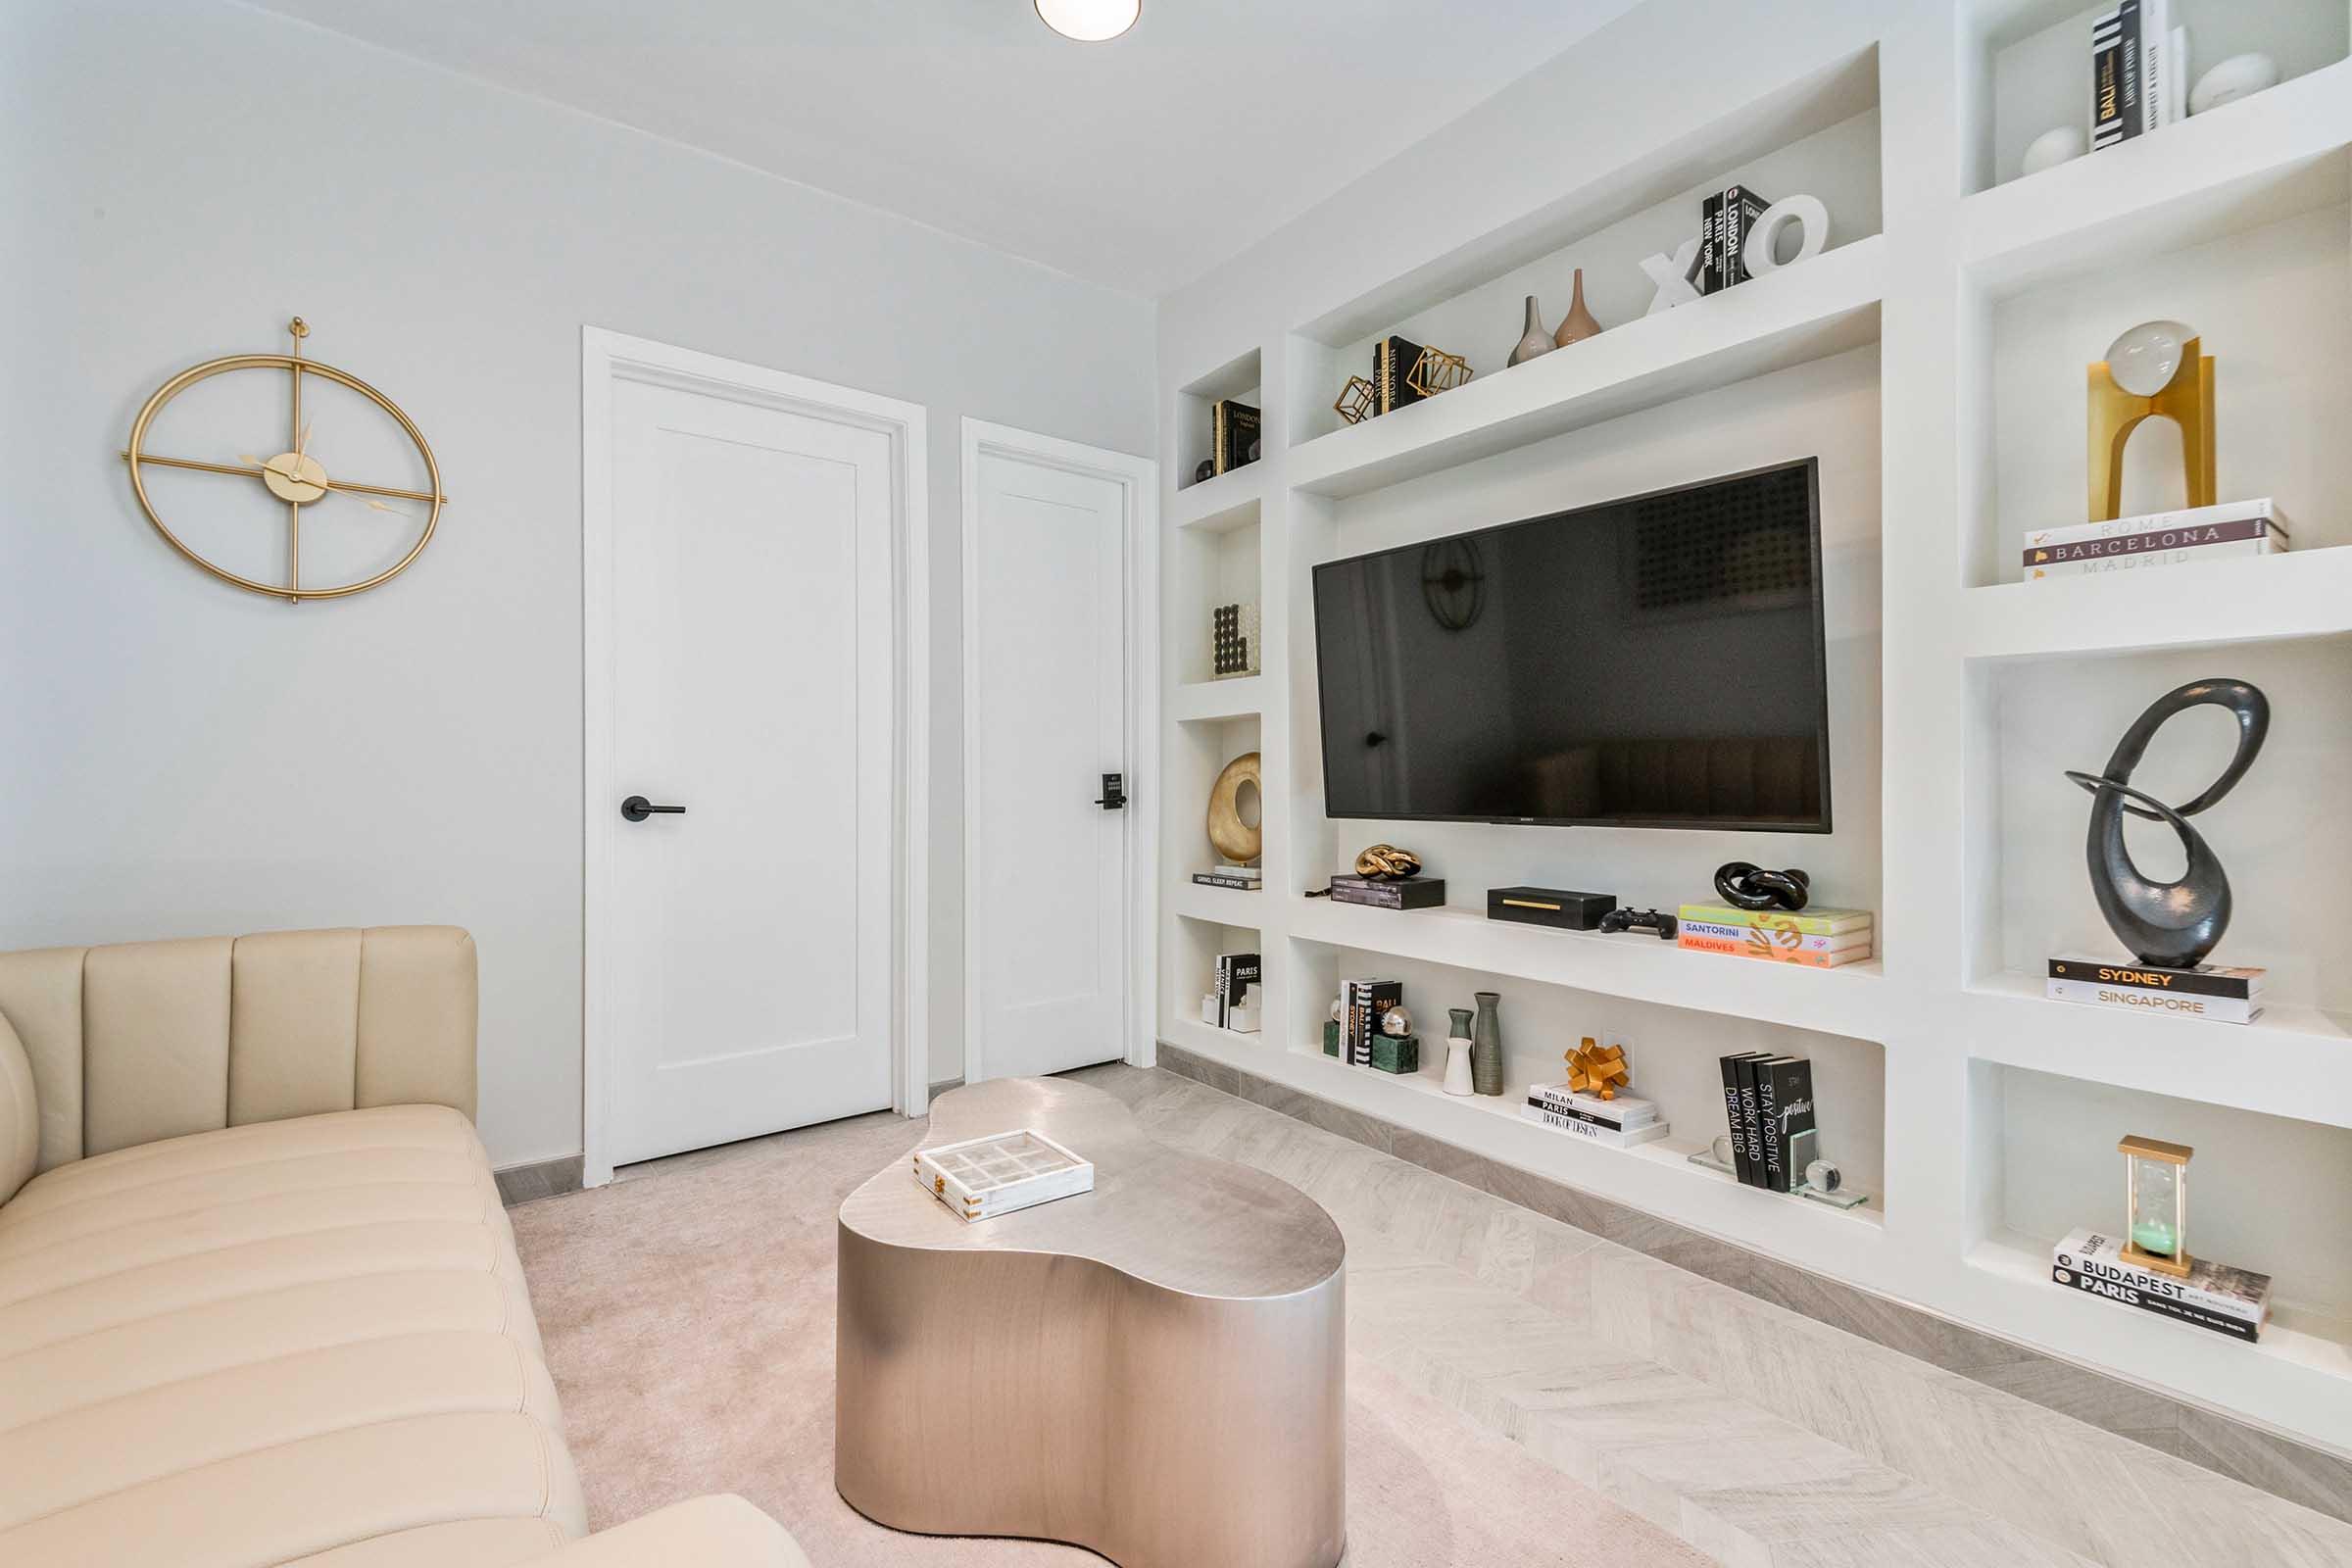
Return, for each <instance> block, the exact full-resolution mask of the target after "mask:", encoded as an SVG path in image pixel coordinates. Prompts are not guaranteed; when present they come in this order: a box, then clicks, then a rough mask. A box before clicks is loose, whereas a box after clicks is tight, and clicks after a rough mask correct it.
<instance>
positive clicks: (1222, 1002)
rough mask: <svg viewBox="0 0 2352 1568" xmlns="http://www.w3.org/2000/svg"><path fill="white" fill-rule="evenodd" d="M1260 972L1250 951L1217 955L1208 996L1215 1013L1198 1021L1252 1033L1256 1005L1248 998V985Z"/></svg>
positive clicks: (1255, 1022)
mask: <svg viewBox="0 0 2352 1568" xmlns="http://www.w3.org/2000/svg"><path fill="white" fill-rule="evenodd" d="M1260 972H1261V969H1260V966H1259V963H1258V957H1257V955H1256V954H1254V953H1220V954H1218V955H1217V984H1216V989H1215V990H1214V991H1212V992H1210V993H1209V996H1208V1000H1209V1002H1210V1003H1211V1004H1212V1005H1213V1006H1214V1008H1215V1011H1216V1016H1214V1017H1211V1018H1203V1019H1202V1020H1201V1021H1202V1022H1203V1023H1213V1024H1215V1025H1216V1026H1217V1027H1218V1028H1220V1029H1231V1030H1232V1031H1234V1032H1235V1033H1236V1034H1245V1035H1253V1034H1256V1033H1257V1031H1258V1021H1257V1004H1256V1003H1255V1002H1253V1001H1251V1000H1250V987H1251V986H1254V985H1256V984H1257V980H1258V975H1259V974H1260Z"/></svg>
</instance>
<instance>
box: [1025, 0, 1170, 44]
mask: <svg viewBox="0 0 2352 1568" xmlns="http://www.w3.org/2000/svg"><path fill="white" fill-rule="evenodd" d="M1036 3H1037V19H1038V20H1039V21H1040V22H1042V23H1044V24H1045V25H1047V26H1049V27H1052V28H1053V29H1054V31H1055V32H1058V33H1060V34H1061V35H1062V36H1063V37H1064V38H1075V39H1077V40H1078V41H1079V42H1080V43H1107V42H1108V41H1109V40H1111V39H1113V38H1116V37H1117V36H1118V35H1119V34H1120V33H1122V32H1125V31H1126V30H1127V29H1128V28H1129V27H1132V26H1134V25H1135V22H1136V19H1137V18H1138V17H1140V16H1142V15H1143V14H1144V0H1036Z"/></svg>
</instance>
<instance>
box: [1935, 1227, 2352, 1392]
mask: <svg viewBox="0 0 2352 1568" xmlns="http://www.w3.org/2000/svg"><path fill="white" fill-rule="evenodd" d="M2095 1217H2096V1216H2086V1218H2095ZM2054 1243H2055V1238H2052V1239H2050V1240H2035V1239H2034V1238H2033V1237H2029V1236H2025V1235H2021V1234H2020V1233H2018V1232H2016V1231H2010V1230H2003V1231H1998V1232H1996V1233H1995V1234H1994V1235H1993V1236H1991V1237H1990V1238H1988V1239H1986V1240H1985V1241H1981V1242H1979V1243H1978V1244H1977V1245H1976V1246H1974V1247H1972V1248H1970V1249H1969V1250H1968V1262H1969V1266H1970V1267H1971V1268H1972V1269H1975V1270H1980V1271H1982V1272H1983V1273H1984V1274H1985V1275H1988V1276H1990V1277H1992V1278H1993V1279H1996V1280H1999V1281H2002V1282H2004V1283H2006V1284H2008V1285H2010V1286H2014V1287H2015V1291H2014V1293H2013V1297H2014V1299H2012V1300H2011V1301H2010V1302H2009V1303H2008V1304H2009V1305H2010V1307H2011V1309H2012V1310H2013V1311H2015V1312H2016V1313H2018V1314H2019V1315H2020V1316H2021V1317H2022V1318H2023V1319H2024V1320H2025V1321H2027V1322H2029V1323H2031V1324H2033V1325H2034V1331H2033V1332H2032V1339H2033V1340H2034V1343H2037V1344H2040V1345H2042V1346H2044V1347H2046V1348H2050V1349H2052V1350H2056V1351H2057V1352H2059V1353H2060V1354H2062V1355H2069V1356H2073V1357H2076V1358H2078V1359H2083V1360H2091V1361H2097V1362H2106V1363H2108V1364H2111V1365H2112V1364H2117V1363H2119V1362H2120V1363H2123V1364H2130V1365H2140V1366H2161V1367H2163V1368H2164V1369H2165V1374H2166V1375H2165V1382H2166V1383H2168V1384H2170V1385H2171V1386H2173V1387H2175V1388H2178V1389H2180V1390H2182V1391H2184V1392H2189V1393H2191V1394H2192V1395H2202V1396H2203V1397H2207V1398H2216V1397H2220V1396H2222V1395H2224V1394H2228V1395H2231V1396H2234V1397H2237V1398H2240V1399H2242V1398H2244V1397H2247V1395H2248V1394H2249V1392H2251V1393H2254V1394H2255V1395H2256V1396H2257V1397H2258V1398H2260V1399H2261V1402H2264V1403H2266V1404H2269V1405H2272V1406H2273V1407H2277V1408H2283V1409H2284V1410H2286V1411H2287V1412H2289V1413H2290V1414H2292V1415H2294V1416H2296V1417H2298V1418H2300V1419H2301V1420H2303V1421H2305V1422H2307V1423H2308V1424H2309V1426H2310V1427H2311V1428H2312V1429H2314V1430H2318V1429H2320V1428H2323V1427H2325V1426H2327V1425H2328V1424H2331V1423H2333V1424H2338V1425H2340V1423H2341V1421H2342V1410H2343V1400H2344V1397H2345V1388H2344V1384H2345V1381H2346V1380H2352V1323H2348V1322H2346V1321H2345V1320H2344V1319H2342V1318H2340V1317H2333V1316H2329V1315H2327V1314H2326V1313H2321V1312H2314V1311H2310V1310H2307V1309H2304V1308H2301V1307H2298V1306H2294V1305H2291V1304H2281V1303H2279V1302H2278V1301H2273V1302H2272V1304H2271V1321H2270V1323H2269V1324H2268V1325H2267V1326H2265V1327H2264V1329H2263V1331H2262V1338H2261V1339H2260V1340H2258V1341H2256V1342H2255V1343H2254V1344H2252V1345H2248V1344H2246V1343H2245V1342H2244V1341H2243V1340H2233V1339H2230V1338H2229V1337H2228V1336H2227V1335H2224V1334H2220V1333H2217V1332H2215V1331H2214V1330H2212V1329H2201V1328H2198V1327H2196V1326H2195V1325H2193V1324H2188V1323H2176V1322H2173V1321H2172V1320H2170V1319H2168V1318H2163V1317H2159V1316H2157V1315H2156V1314H2154V1313H2152V1312H2147V1311H2143V1310H2141V1309H2140V1308H2138V1307H2135V1306H2131V1305H2127V1304H2124V1303H2121V1302H2116V1301H2106V1300H2101V1299H2098V1298H2096V1297H2094V1296H2090V1295H2087V1294H2085V1293H2083V1292H2081V1291H2077V1290H2074V1289H2073V1288H2071V1287H2068V1286H2063V1285H2060V1284H2058V1283H2057V1282H2056V1281H2055V1280H2053V1279H2051V1278H2050V1249H2051V1247H2052V1246H2053V1245H2054ZM2315 1373H2316V1374H2319V1375H2318V1376H2314V1374H2315Z"/></svg>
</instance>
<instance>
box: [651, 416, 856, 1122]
mask: <svg viewBox="0 0 2352 1568" xmlns="http://www.w3.org/2000/svg"><path fill="white" fill-rule="evenodd" d="M890 466H891V453H890V442H889V438H888V437H887V436H885V435H883V434H881V433H879V432H876V431H869V430H863V429H858V428H855V427H852V426H847V425H842V424H836V423H833V422H831V421H828V420H825V419H821V418H816V417H809V416H805V415H799V414H792V413H786V412H782V411H779V410H775V409H769V408H763V407H760V406H757V405H752V404H745V403H737V402H732V401H729V400H726V399H724V398H720V397H716V396H711V395H704V394H698V393H692V392H686V391H682V390H677V389H672V388H666V387H655V386H648V385H645V384H642V383H638V382H629V381H623V382H619V383H617V384H616V385H615V386H614V388H613V563H612V565H613V628H612V630H613V635H612V639H611V647H612V649H613V670H612V691H613V715H612V721H613V780H614V782H615V785H616V787H617V793H619V794H622V795H627V794H642V795H645V796H646V797H648V798H649V800H651V801H653V802H655V803H657V804H663V805H668V804H678V805H683V806H684V807H685V808H686V811H685V813H684V814H682V815H657V816H652V817H649V818H647V819H646V820H645V821H643V822H638V823H623V824H622V825H621V826H620V827H619V828H617V829H616V830H615V832H614V834H613V841H614V851H613V875H612V881H611V890H612V896H613V910H612V915H611V919H610V924H609V929H610V930H611V933H612V937H613V941H612V947H611V954H610V961H611V964H612V966H613V973H612V975H611V977H610V981H611V990H610V995H611V998H612V1004H613V1011H612V1017H613V1060H614V1064H615V1068H616V1071H615V1074H614V1079H615V1081H614V1086H613V1088H614V1092H613V1100H612V1107H611V1125H612V1131H613V1149H614V1155H613V1157H614V1160H615V1162H616V1163H618V1162H623V1161H627V1160H633V1159H644V1158H649V1157H652V1156H654V1155H657V1154H662V1153H669V1152H675V1151H678V1150H681V1149H694V1148H702V1147H705V1146H708V1145H711V1144H715V1143H723V1142H727V1141H729V1140H732V1139H736V1138H744V1137H749V1136H752V1135H755V1134H759V1133H766V1132H773V1131H776V1130H778V1129H780V1128H784V1127H795V1126H801V1125H805V1124H807V1123H809V1122H813V1121H822V1120H827V1119H830V1118H833V1117H837V1116H843V1115H849V1114H853V1113H855V1112H858V1111H866V1110H875V1109H879V1108H882V1107H884V1106H886V1105H888V1104H889V1103H890V1100H891V1054H890V1051H891V1039H892V1016H891V1004H892V992H893V988H892V985H891V972H892V962H891V959H892V951H891V945H892V888H893V885H894V880H895V879H894V876H893V868H892V859H893V856H892V843H893V833H892V823H893V790H894V780H893V768H892V756H891V753H892V746H893V724H892V715H893V711H894V707H893V702H894V699H893V690H894V683H893V670H892V653H893V643H894V639H893V634H892V632H893V628H892V604H893V596H892V591H891V520H892V508H891V471H890ZM610 809H613V810H614V811H615V812H617V811H618V809H619V803H618V802H617V801H615V802H613V805H612V806H611V808H610Z"/></svg>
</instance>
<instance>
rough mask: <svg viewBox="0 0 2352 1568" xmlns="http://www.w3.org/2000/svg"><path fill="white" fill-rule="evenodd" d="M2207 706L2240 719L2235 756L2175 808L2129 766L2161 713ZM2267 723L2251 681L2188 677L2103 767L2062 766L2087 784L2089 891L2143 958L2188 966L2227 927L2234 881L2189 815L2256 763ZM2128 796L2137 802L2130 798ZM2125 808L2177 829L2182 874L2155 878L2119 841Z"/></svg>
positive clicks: (2266, 703)
mask: <svg viewBox="0 0 2352 1568" xmlns="http://www.w3.org/2000/svg"><path fill="white" fill-rule="evenodd" d="M2208 706H2211V707H2215V708H2226V709H2228V710H2229V711H2230V713H2231V714H2233V715H2234V716H2235V717H2236V719H2237V755H2236V756H2234V757H2232V758H2230V759H2229V766H2228V767H2226V768H2224V769H2222V776H2221V777H2219V778H2217V779H2215V780H2214V781H2213V783H2212V784H2211V785H2210V786H2208V787H2207V789H2206V790H2205V792H2204V793H2203V794H2202V795H2199V796H2198V797H2197V798H2196V799H2195V800H2193V801H2190V802H2188V803H2187V804H2186V805H2183V806H2179V807H2172V806H2167V805H2165V804H2164V803H2163V802H2162V801H2160V800H2157V799H2156V798H2155V797H2154V796H2152V795H2150V794H2148V793H2147V792H2146V791H2145V790H2136V789H2133V788H2132V787H2131V770H2132V769H2133V768H2135V767H2137V766H2139V760H2140V757H2141V756H2142V755H2143V754H2144V753H2145V752H2146V751H2147V749H2148V742H2149V741H2150V740H2152V739H2154V738H2155V734H2156V732H2157V731H2158V730H2160V729H2162V728H2163V727H2164V724H2165V721H2166V720H2167V719H2169V718H2171V717H2172V716H2173V715H2174V714H2176V713H2184V712H2186V711H2188V710H2190V709H2192V708H2204V707H2208ZM2270 728H2271V700H2270V699H2269V698H2267V697H2265V696H2263V695H2262V693H2261V691H2260V690H2258V689H2257V688H2255V687H2253V686H2250V685H2248V684H2247V683H2246V682H2244V681H2242V680H2219V679H2214V680H2192V681H2190V682H2189V683H2188V684H2187V685H2185V686H2182V687H2179V688H2177V689H2176V690H2173V691H2169V692H2167V693H2165V694H2164V695H2163V696H2162V697H2159V698H2157V699H2156V701H2154V702H2153V703H2150V704H2149V705H2148V708H2147V711H2145V712H2143V713H2141V714H2140V715H2139V717H2137V718H2135V719H2133V720H2132V721H2131V728H2130V729H2128V730H2126V731H2124V738H2123V739H2122V740H2120V741H2118V742H2116V744H2115V755H2114V756H2113V757H2110V758H2108V759H2107V768H2106V771H2105V772H2104V773H2103V774H2098V775H2093V774H2089V773H2078V772H2076V771H2074V770H2073V769H2072V768H2069V769H2068V770H2067V774H2066V776H2067V777H2068V778H2071V779H2073V780H2074V781H2075V782H2076V783H2077V784H2080V785H2082V788H2084V789H2085V790H2088V791H2089V792H2090V798H2091V806H2090V835H2089V838H2088V839H2087V841H2086V842H2085V845H2084V855H2085V858H2087V859H2088V861H2089V865H2090V891H2091V893H2092V894H2093V895H2094V896H2095V897H2096V898H2097V899H2098V901H2099V912H2100V913H2101V914H2103V915H2105V916H2106V917H2107V924H2108V926H2109V928H2110V929H2112V930H2113V931H2114V932H2115V934H2116V935H2117V936H2119V937H2121V938H2122V939H2123V943H2124V946H2125V947H2126V948H2128V949H2130V950H2131V954H2132V956H2134V957H2136V958H2138V959H2139V960H2140V962H2142V963H2152V964H2158V965H2161V966H2162V967H2165V968H2168V969H2188V968H2193V967H2195V966H2196V965H2197V964H2199V963H2202V962H2203V961H2204V959H2205V956H2206V955H2207V954H2209V953H2211V952H2212V951H2213V950H2214V948H2215V947H2216V946H2217V945H2218V944H2219V943H2220V942H2221V940H2222V933H2223V932H2225V931H2227V930H2229V878H2228V877H2226V876H2224V875H2223V874H2222V862H2221V859H2220V858H2219V857H2218V856H2216V855H2215V854H2214V853H2213V846H2211V845H2209V844H2207V843H2206V842H2205V837H2204V835H2203V834H2201V833H2199V832H2198V831H2197V830H2196V829H2195V828H2193V827H2190V826H2189V825H2188V818H2190V817H2192V816H2194V815H2196V814H2197V813H2198V812H2199V811H2202V810H2204V809H2206V808H2207V807H2209V806H2212V805H2214V804H2215V803H2217V802H2219V801H2220V800H2221V798H2222V797H2223V796H2225V795H2227V794H2229V792H2230V790H2232V789H2234V788H2235V787H2236V785H2237V781H2238V780H2239V779H2240V778H2242V777H2244V776H2245V771H2246V769H2247V768H2249V767H2251V766H2253V765H2254V759H2255V757H2256V756H2258V755H2259V754H2260V753H2261V751H2262V741H2263V737H2264V736H2265V735H2267V734H2269V733H2270ZM2134 801H2136V802H2138V803H2139V804H2138V805H2136V806H2134V805H2132V804H2131V803H2132V802H2134ZM2127 811H2128V812H2130V813H2131V815H2133V816H2136V817H2141V818H2143V819H2145V820H2147V821H2150V822H2169V823H2170V824H2172V829H2173V831H2174V832H2176V833H2178V834H2180V847H2181V849H2182V850H2184V851H2186V852H2187V855H2188V865H2187V868H2186V869H2185V870H2183V871H2182V872H2181V873H2180V880H2179V881H2176V882H2158V881H2154V880H2152V879H2151V878H2149V877H2147V876H2144V875H2142V874H2141V873H2140V869H2139V867H2138V866H2136V865H2134V864H2132V863H2131V851H2130V850H2129V849H2128V848H2126V847H2125V844H2124V814H2125V813H2126V812H2127Z"/></svg>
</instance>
